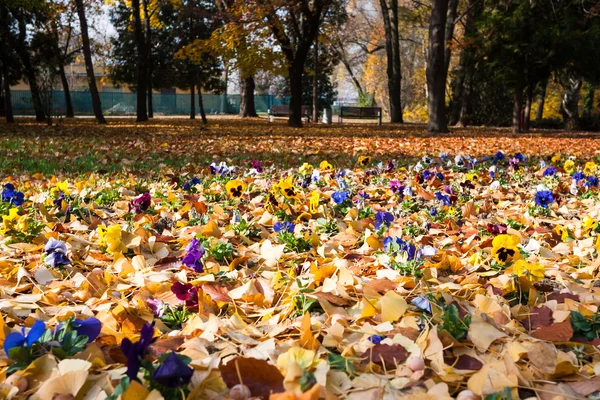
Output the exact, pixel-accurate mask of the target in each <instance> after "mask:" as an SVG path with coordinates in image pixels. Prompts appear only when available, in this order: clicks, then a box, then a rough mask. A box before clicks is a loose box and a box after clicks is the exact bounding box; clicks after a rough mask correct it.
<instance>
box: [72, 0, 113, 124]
mask: <svg viewBox="0 0 600 400" xmlns="http://www.w3.org/2000/svg"><path fill="white" fill-rule="evenodd" d="M75 5H76V7H77V14H78V15H79V25H80V27H81V41H82V45H83V56H84V59H85V71H86V73H87V78H88V84H89V86H90V95H91V96H92V107H93V109H94V115H95V116H96V121H97V122H98V123H99V124H106V119H104V115H102V105H101V103H100V95H99V94H98V87H97V86H96V77H95V75H94V64H93V63H92V51H91V50H90V38H89V36H88V27H87V20H86V18H85V8H84V7H83V0H75Z"/></svg>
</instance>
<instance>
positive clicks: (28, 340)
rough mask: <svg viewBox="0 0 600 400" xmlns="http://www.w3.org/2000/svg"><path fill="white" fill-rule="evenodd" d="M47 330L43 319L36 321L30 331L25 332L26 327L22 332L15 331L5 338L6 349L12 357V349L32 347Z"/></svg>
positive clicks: (7, 353)
mask: <svg viewBox="0 0 600 400" xmlns="http://www.w3.org/2000/svg"><path fill="white" fill-rule="evenodd" d="M45 331H46V324H45V323H44V322H42V321H35V322H34V324H33V326H32V327H31V329H30V330H29V332H27V334H25V328H23V329H21V332H13V333H11V334H9V335H8V336H6V339H4V351H5V352H6V355H7V356H8V357H9V358H10V351H11V350H12V349H14V348H17V347H24V346H26V347H31V346H33V345H34V344H35V343H37V341H38V340H40V338H41V337H42V335H43V334H44V332H45Z"/></svg>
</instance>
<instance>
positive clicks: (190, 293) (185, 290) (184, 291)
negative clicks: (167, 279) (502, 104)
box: [171, 281, 198, 308]
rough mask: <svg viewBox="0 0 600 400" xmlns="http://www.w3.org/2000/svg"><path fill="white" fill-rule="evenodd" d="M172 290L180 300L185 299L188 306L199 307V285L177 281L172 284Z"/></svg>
mask: <svg viewBox="0 0 600 400" xmlns="http://www.w3.org/2000/svg"><path fill="white" fill-rule="evenodd" d="M171 292H173V294H174V295H175V297H177V298H178V299H179V300H181V301H184V302H185V305H186V307H187V308H196V307H198V286H194V285H192V284H190V283H181V282H179V281H176V282H175V283H173V285H172V286H171Z"/></svg>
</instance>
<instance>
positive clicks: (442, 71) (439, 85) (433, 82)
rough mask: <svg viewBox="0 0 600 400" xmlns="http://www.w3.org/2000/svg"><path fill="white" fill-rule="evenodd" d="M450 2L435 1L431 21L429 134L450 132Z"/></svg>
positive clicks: (428, 71) (428, 87)
mask: <svg viewBox="0 0 600 400" xmlns="http://www.w3.org/2000/svg"><path fill="white" fill-rule="evenodd" d="M447 12H448V0H433V1H432V7H431V19H430V21H429V52H428V60H427V72H426V73H427V90H428V95H429V96H428V105H429V123H428V127H427V129H428V130H429V132H436V133H445V132H448V126H447V123H446V75H447V71H448V70H447V69H446V61H445V56H446V50H445V48H446V46H445V44H446V35H445V29H446V14H447Z"/></svg>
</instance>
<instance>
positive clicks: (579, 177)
mask: <svg viewBox="0 0 600 400" xmlns="http://www.w3.org/2000/svg"><path fill="white" fill-rule="evenodd" d="M571 177H572V178H573V179H574V180H575V182H579V181H580V180H582V179H585V174H584V173H583V172H581V171H577V172H575V173H574V174H573V175H571Z"/></svg>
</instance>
